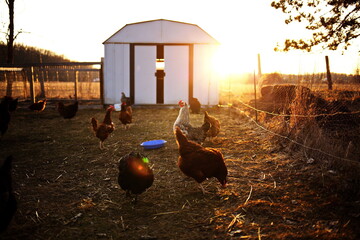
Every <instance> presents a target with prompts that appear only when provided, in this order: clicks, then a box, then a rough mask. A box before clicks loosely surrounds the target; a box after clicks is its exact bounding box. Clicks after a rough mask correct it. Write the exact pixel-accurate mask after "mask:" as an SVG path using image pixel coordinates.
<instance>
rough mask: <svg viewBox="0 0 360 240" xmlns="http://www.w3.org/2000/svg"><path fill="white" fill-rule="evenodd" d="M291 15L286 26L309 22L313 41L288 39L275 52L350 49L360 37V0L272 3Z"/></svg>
mask: <svg viewBox="0 0 360 240" xmlns="http://www.w3.org/2000/svg"><path fill="white" fill-rule="evenodd" d="M271 6H272V7H274V8H276V9H281V10H282V12H283V13H285V14H287V15H288V18H287V19H286V20H285V23H286V24H290V23H292V22H305V23H306V29H308V30H310V31H312V32H313V35H312V38H310V39H305V40H304V39H298V40H294V39H286V40H285V43H284V46H282V47H279V46H278V47H276V48H275V50H283V51H288V50H291V49H301V50H306V51H308V52H310V51H311V50H312V48H313V47H315V46H322V47H323V49H329V50H336V49H338V48H342V49H343V50H346V49H347V48H348V47H349V46H350V45H351V44H352V42H353V40H355V39H356V38H358V37H359V36H360V1H359V0H276V1H273V2H272V3H271Z"/></svg>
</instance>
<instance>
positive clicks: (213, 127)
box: [204, 111, 220, 140]
mask: <svg viewBox="0 0 360 240" xmlns="http://www.w3.org/2000/svg"><path fill="white" fill-rule="evenodd" d="M204 122H208V123H210V129H209V131H207V132H206V137H209V138H210V140H212V138H213V137H216V136H217V135H218V134H219V132H220V121H219V120H217V119H216V118H215V117H213V116H211V115H209V114H208V112H207V111H205V117H204Z"/></svg>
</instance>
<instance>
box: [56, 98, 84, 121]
mask: <svg viewBox="0 0 360 240" xmlns="http://www.w3.org/2000/svg"><path fill="white" fill-rule="evenodd" d="M78 109H79V102H78V101H75V102H74V103H71V104H68V105H65V104H64V103H63V102H58V103H57V110H58V112H59V113H60V115H61V116H62V117H63V118H65V119H70V118H73V117H75V115H76V113H77V111H78Z"/></svg>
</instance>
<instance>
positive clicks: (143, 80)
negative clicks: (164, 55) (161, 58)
mask: <svg viewBox="0 0 360 240" xmlns="http://www.w3.org/2000/svg"><path fill="white" fill-rule="evenodd" d="M155 71H156V46H135V100H134V102H135V104H156V77H155Z"/></svg>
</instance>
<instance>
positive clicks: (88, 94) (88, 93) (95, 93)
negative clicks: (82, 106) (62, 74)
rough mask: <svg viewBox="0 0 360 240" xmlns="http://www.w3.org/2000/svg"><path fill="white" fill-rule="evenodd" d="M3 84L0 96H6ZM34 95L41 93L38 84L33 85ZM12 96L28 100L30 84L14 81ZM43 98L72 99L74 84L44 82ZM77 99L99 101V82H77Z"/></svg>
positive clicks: (3, 83) (0, 84)
mask: <svg viewBox="0 0 360 240" xmlns="http://www.w3.org/2000/svg"><path fill="white" fill-rule="evenodd" d="M6 86H7V84H6V83H5V82H0V96H5V95H6ZM34 87H35V95H39V94H40V93H41V85H40V82H36V83H35V84H34ZM12 89H13V90H12V91H13V92H12V96H13V97H14V98H20V99H26V98H30V83H28V82H26V83H24V82H22V81H15V82H13V85H12ZM44 90H45V97H46V98H48V99H62V98H65V99H67V98H69V96H71V97H74V94H75V83H74V82H45V83H44ZM78 97H79V99H86V100H90V99H99V98H100V82H78Z"/></svg>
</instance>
